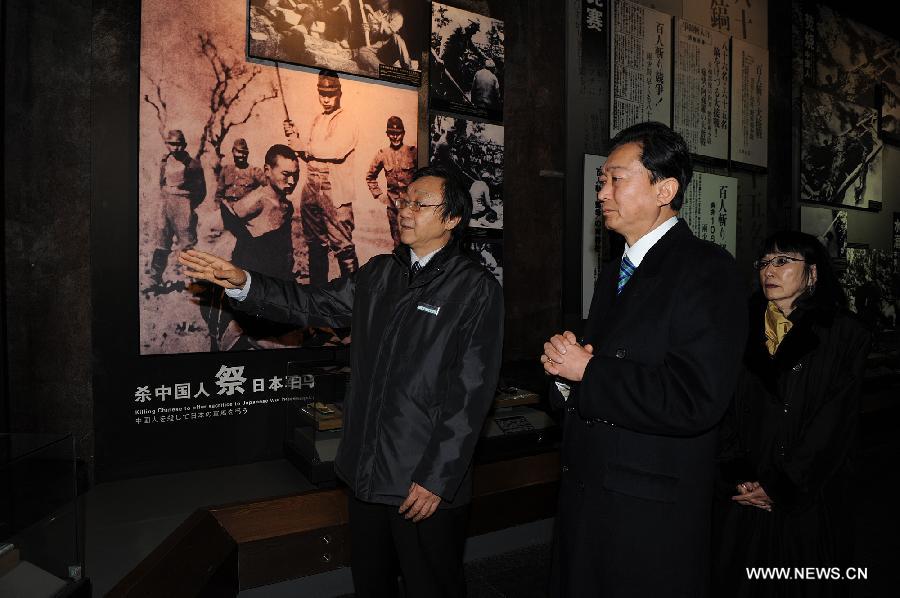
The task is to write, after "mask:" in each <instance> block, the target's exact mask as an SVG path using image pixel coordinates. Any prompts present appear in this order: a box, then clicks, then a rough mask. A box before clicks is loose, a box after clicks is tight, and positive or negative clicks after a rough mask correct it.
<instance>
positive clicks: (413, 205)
mask: <svg viewBox="0 0 900 598" xmlns="http://www.w3.org/2000/svg"><path fill="white" fill-rule="evenodd" d="M442 205H444V202H441V203H422V202H420V201H419V200H418V199H416V200H410V199H409V198H408V197H401V198H400V199H395V200H394V206H395V207H396V208H397V209H398V210H402V209H404V208H409V209H410V210H412V211H413V212H418V211H419V210H421V209H422V208H436V207H438V206H442Z"/></svg>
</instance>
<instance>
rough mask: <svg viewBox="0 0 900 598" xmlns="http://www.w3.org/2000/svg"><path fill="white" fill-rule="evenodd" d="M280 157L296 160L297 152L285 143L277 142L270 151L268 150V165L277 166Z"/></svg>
mask: <svg viewBox="0 0 900 598" xmlns="http://www.w3.org/2000/svg"><path fill="white" fill-rule="evenodd" d="M278 158H287V159H288V160H296V159H297V152H295V151H294V150H292V149H291V148H289V147H288V146H286V145H284V144H283V143H276V144H275V145H273V146H272V147H270V148H269V151H267V152H266V166H268V167H270V168H275V165H276V164H277V163H278Z"/></svg>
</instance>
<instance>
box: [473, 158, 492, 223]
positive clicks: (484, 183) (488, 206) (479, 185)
mask: <svg viewBox="0 0 900 598" xmlns="http://www.w3.org/2000/svg"><path fill="white" fill-rule="evenodd" d="M490 181H491V173H489V172H488V171H486V170H485V171H484V172H482V173H481V176H480V177H479V178H477V179H475V180H474V181H472V185H471V186H470V187H469V195H471V196H472V218H473V219H474V220H478V219H479V218H484V219H485V220H487V221H488V222H491V223H494V222H497V210H495V209H494V208H493V207H492V205H493V204H492V202H491V188H490Z"/></svg>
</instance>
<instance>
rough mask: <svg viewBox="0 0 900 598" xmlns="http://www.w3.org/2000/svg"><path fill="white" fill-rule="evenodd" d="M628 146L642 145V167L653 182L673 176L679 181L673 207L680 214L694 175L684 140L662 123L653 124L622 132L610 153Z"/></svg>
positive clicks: (635, 126)
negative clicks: (631, 144) (633, 144)
mask: <svg viewBox="0 0 900 598" xmlns="http://www.w3.org/2000/svg"><path fill="white" fill-rule="evenodd" d="M626 143H637V144H638V145H640V146H641V164H643V165H644V168H646V169H647V170H649V171H650V182H651V183H657V182H659V181H661V180H663V179H668V178H670V177H671V178H673V179H675V180H676V181H678V193H676V194H675V197H673V198H672V203H671V204H669V205H671V206H672V209H673V210H675V211H676V212H677V211H678V210H680V209H681V205H682V204H683V203H684V193H685V191H686V190H687V186H688V183H690V182H691V176H693V174H694V166H693V164H692V163H691V152H690V150H688V146H687V143H686V142H685V141H684V137H682V136H681V135H679V134H678V133H676V132H675V131H673V130H672V129H671V128H670V127H668V126H666V125H664V124H662V123H659V122H655V121H650V122H645V123H639V124H636V125H632V126H630V127H628V128H627V129H623V130H622V131H620V132H619V134H618V135H616V136H615V137H613V139H612V141H610V150H609V152H610V153H612V151H613V150H614V149H616V148H617V147H619V146H620V145H625V144H626Z"/></svg>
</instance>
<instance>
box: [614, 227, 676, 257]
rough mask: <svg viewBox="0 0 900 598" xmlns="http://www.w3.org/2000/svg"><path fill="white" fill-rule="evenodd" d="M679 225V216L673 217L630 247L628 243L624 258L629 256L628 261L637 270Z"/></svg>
mask: <svg viewBox="0 0 900 598" xmlns="http://www.w3.org/2000/svg"><path fill="white" fill-rule="evenodd" d="M676 224H678V216H672V217H671V218H669V219H668V220H666V221H665V222H663V223H662V224H660V225H659V226H657V227H656V228H654V229H653V230H651V231H650V232H649V233H647V234H645V235H644V236H643V237H641V238H640V239H638V240H637V242H636V243H635V244H634V245H632V246H629V245H628V243H626V244H625V252H624V253H623V254H622V255H623V257H624V256H626V255H627V256H628V259H629V260H631V263H632V264H634V267H635V268H637V267H638V266H640V265H641V262H642V261H644V256H645V255H647V252H648V251H650V249H651V248H652V247H653V246H654V245H656V243H657V241H659V240H660V239H662V238H663V235H665V234H666V233H667V232H669V230H670V229H671V228H672V227H673V226H675V225H676Z"/></svg>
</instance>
